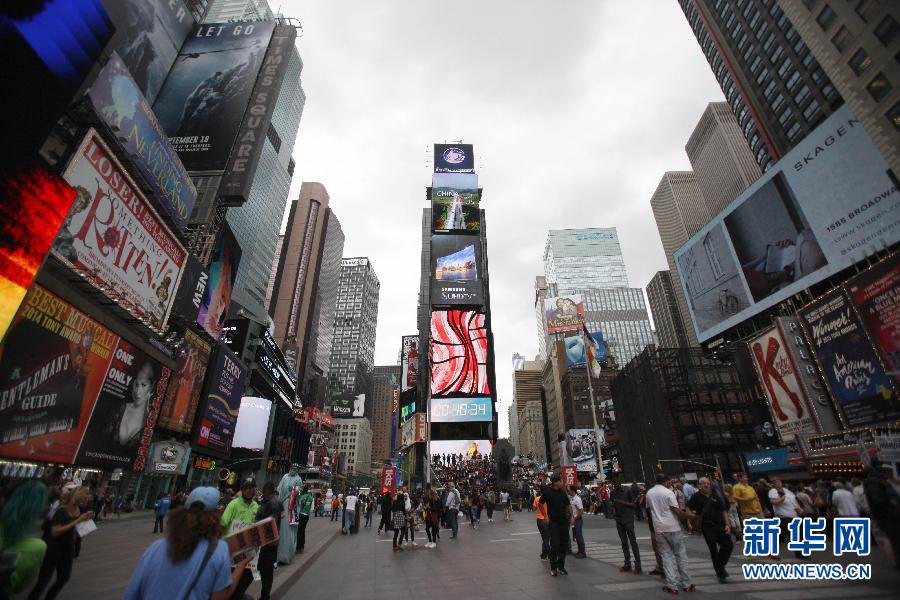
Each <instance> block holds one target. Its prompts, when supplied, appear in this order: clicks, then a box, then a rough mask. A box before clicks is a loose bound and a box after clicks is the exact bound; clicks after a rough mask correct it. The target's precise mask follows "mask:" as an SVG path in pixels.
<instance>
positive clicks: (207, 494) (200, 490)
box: [185, 487, 220, 511]
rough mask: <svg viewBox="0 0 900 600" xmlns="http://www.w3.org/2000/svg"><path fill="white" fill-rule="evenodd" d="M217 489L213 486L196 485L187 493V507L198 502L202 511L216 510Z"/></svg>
mask: <svg viewBox="0 0 900 600" xmlns="http://www.w3.org/2000/svg"><path fill="white" fill-rule="evenodd" d="M219 498H220V494H219V490H217V489H216V488H214V487H197V488H194V489H193V490H191V493H190V494H188V497H187V500H186V501H185V504H186V505H187V507H188V508H194V504H196V503H200V504H201V505H202V507H203V510H204V511H210V510H216V507H218V506H219Z"/></svg>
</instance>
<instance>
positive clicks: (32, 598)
mask: <svg viewBox="0 0 900 600" xmlns="http://www.w3.org/2000/svg"><path fill="white" fill-rule="evenodd" d="M90 501H91V490H90V488H88V487H86V486H83V485H82V486H78V487H76V488H75V489H74V490H73V491H72V492H71V493H70V494H69V495H68V496H66V497H65V499H64V500H63V501H62V503H61V504H60V505H59V508H58V509H57V510H56V512H55V513H53V518H52V519H50V521H49V522H48V523H47V524H46V525H45V537H44V540H45V541H46V542H47V552H46V553H45V554H44V560H43V561H42V562H41V570H40V572H39V573H38V577H37V582H36V583H35V584H34V588H32V590H31V593H30V594H29V595H28V600H38V598H40V597H41V594H42V593H43V591H44V588H46V587H47V585H48V584H49V583H50V579H51V578H52V577H53V574H54V572H55V573H56V581H55V582H54V583H53V585H52V586H51V587H50V589H49V590H47V594H46V595H45V596H44V598H45V599H46V600H50V599H51V598H56V596H58V595H59V593H60V592H61V591H62V589H63V587H64V586H65V585H66V582H68V581H69V578H70V577H71V576H72V563H73V562H74V561H75V556H76V551H75V543H76V537H77V534H76V532H75V526H76V525H78V524H79V523H84V522H85V521H90V520H91V519H93V518H94V513H92V512H90V511H88V512H82V511H81V508H79V507H80V505H82V504H87V503H88V502H90Z"/></svg>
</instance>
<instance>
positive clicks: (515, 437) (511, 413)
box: [506, 404, 521, 455]
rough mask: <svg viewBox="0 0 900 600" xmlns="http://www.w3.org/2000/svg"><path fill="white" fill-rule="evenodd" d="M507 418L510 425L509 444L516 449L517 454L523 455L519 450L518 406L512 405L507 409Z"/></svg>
mask: <svg viewBox="0 0 900 600" xmlns="http://www.w3.org/2000/svg"><path fill="white" fill-rule="evenodd" d="M506 418H507V423H508V425H509V443H510V444H512V447H513V448H515V449H516V454H517V455H518V454H521V451H520V450H519V415H518V414H517V413H516V405H515V404H510V405H509V406H508V407H507V409H506Z"/></svg>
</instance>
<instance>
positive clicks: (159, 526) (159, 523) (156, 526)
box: [153, 515, 166, 533]
mask: <svg viewBox="0 0 900 600" xmlns="http://www.w3.org/2000/svg"><path fill="white" fill-rule="evenodd" d="M165 518H166V517H165V515H164V516H162V517H161V516H159V515H156V521H154V522H153V533H156V532H157V531H159V532H160V533H165V531H163V521H164V520H165Z"/></svg>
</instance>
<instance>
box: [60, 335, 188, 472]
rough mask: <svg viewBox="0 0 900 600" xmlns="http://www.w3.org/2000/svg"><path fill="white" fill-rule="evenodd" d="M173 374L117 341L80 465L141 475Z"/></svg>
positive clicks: (84, 445) (81, 453)
mask: <svg viewBox="0 0 900 600" xmlns="http://www.w3.org/2000/svg"><path fill="white" fill-rule="evenodd" d="M170 376H171V372H170V371H169V369H167V368H166V367H163V366H162V365H160V364H159V363H157V362H156V361H155V360H153V359H152V358H150V357H149V356H147V355H146V354H144V353H143V352H141V351H140V350H138V349H137V348H136V347H135V346H134V345H133V344H131V343H130V342H127V341H125V340H122V339H120V340H119V345H118V346H117V347H116V350H115V353H114V354H113V359H112V362H111V363H110V365H109V370H108V371H107V373H106V377H105V378H104V380H103V386H102V387H101V388H100V394H99V396H97V403H96V404H95V405H94V412H93V414H92V415H91V420H90V422H88V426H87V429H85V431H84V437H83V438H82V440H81V446H80V447H79V448H78V458H77V461H78V463H79V464H85V465H93V466H102V467H113V468H115V467H119V468H122V469H131V470H133V471H143V470H144V466H145V465H146V460H147V449H148V448H149V447H150V439H151V438H152V437H153V427H154V426H155V425H156V421H157V419H158V418H159V407H160V405H161V404H162V400H163V396H164V395H165V392H166V386H167V385H168V384H169V378H170Z"/></svg>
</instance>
